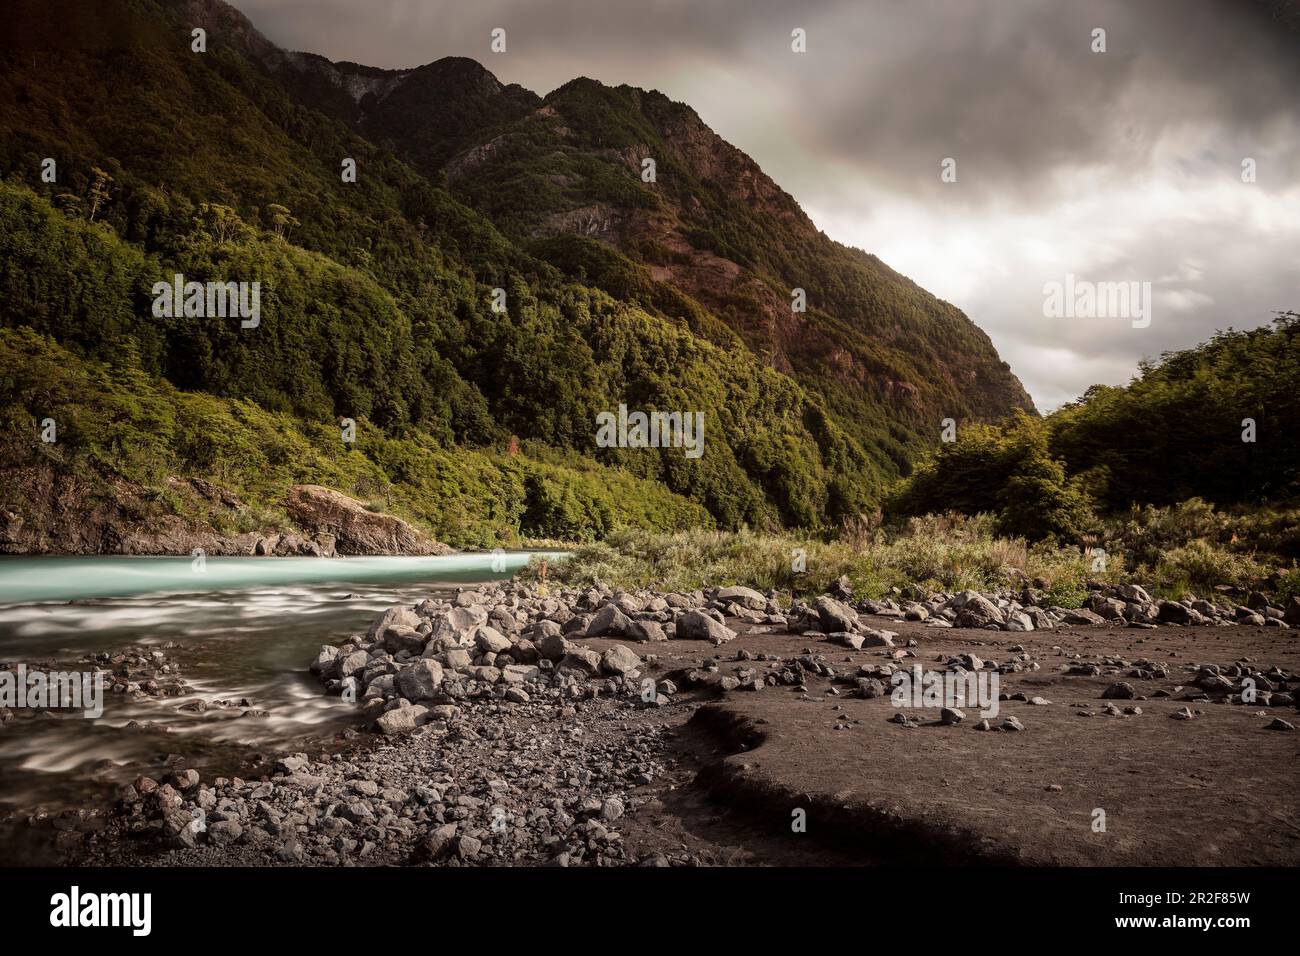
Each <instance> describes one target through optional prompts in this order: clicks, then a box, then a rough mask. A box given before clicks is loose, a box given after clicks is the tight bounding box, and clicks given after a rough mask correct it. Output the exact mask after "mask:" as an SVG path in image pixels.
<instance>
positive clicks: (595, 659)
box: [555, 644, 601, 677]
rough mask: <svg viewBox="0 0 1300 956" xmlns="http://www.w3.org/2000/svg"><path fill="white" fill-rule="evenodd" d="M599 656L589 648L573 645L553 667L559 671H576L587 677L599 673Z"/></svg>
mask: <svg viewBox="0 0 1300 956" xmlns="http://www.w3.org/2000/svg"><path fill="white" fill-rule="evenodd" d="M600 660H601V659H600V655H599V654H597V653H596V652H595V651H593V650H592V649H591V648H589V647H582V646H579V645H576V644H575V645H573V646H572V647H570V648H569V652H568V653H567V654H565V655H564V657H562V658H560V662H559V663H558V664H556V665H555V667H556V670H559V671H578V672H580V673H583V674H586V675H587V676H589V677H594V676H595V675H596V674H599V673H600Z"/></svg>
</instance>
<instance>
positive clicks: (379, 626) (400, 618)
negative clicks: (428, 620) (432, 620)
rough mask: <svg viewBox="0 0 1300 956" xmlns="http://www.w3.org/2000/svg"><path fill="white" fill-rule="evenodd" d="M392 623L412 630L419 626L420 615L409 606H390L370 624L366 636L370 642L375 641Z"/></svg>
mask: <svg viewBox="0 0 1300 956" xmlns="http://www.w3.org/2000/svg"><path fill="white" fill-rule="evenodd" d="M394 624H397V625H401V626H403V627H409V628H411V629H412V630H414V629H415V628H417V627H419V626H420V615H418V614H416V613H415V611H413V610H412V609H411V608H409V607H390V608H389V609H388V610H387V611H385V612H384V613H383V614H381V615H379V617H377V618H376V619H375V621H374V623H373V624H371V625H370V630H369V631H367V632H366V638H367V639H368V640H370V641H372V642H373V641H377V640H379V639H380V638H381V637H383V636H384V632H385V631H386V630H388V628H389V627H390V626H392V625H394Z"/></svg>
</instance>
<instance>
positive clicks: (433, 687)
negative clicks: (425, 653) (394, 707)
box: [394, 658, 442, 700]
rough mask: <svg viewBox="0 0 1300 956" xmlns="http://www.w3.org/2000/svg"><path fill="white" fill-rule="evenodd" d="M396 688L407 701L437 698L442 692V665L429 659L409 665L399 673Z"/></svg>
mask: <svg viewBox="0 0 1300 956" xmlns="http://www.w3.org/2000/svg"><path fill="white" fill-rule="evenodd" d="M394 686H395V688H396V690H397V692H398V693H399V694H401V695H402V696H403V697H405V698H406V699H407V700H428V699H429V698H430V697H435V696H437V695H438V694H439V693H440V692H441V690H442V665H441V664H439V663H438V662H437V661H434V660H428V659H427V658H426V659H422V660H418V661H416V662H415V663H413V664H408V665H407V666H406V667H403V668H402V670H401V671H400V672H399V673H398V675H397V679H396V681H395V684H394Z"/></svg>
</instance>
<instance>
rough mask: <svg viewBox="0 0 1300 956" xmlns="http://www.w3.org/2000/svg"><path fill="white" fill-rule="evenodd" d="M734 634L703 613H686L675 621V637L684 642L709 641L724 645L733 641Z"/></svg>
mask: <svg viewBox="0 0 1300 956" xmlns="http://www.w3.org/2000/svg"><path fill="white" fill-rule="evenodd" d="M735 636H736V632H735V631H733V630H732V629H731V628H729V627H727V626H726V625H725V624H719V623H718V622H717V621H716V620H714V619H713V618H711V617H710V616H709V615H707V614H705V613H704V612H703V611H687V612H686V613H685V614H683V615H682V616H681V617H679V618H678V619H677V637H678V638H680V639H681V640H684V641H710V642H712V643H713V644H725V643H726V642H727V641H730V640H732V639H734V638H735Z"/></svg>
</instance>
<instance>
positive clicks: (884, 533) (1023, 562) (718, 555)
mask: <svg viewBox="0 0 1300 956" xmlns="http://www.w3.org/2000/svg"><path fill="white" fill-rule="evenodd" d="M1172 510H1176V509H1149V510H1148V511H1147V512H1145V513H1144V514H1143V515H1142V516H1141V517H1142V520H1140V521H1136V522H1128V519H1126V522H1128V523H1126V522H1112V523H1111V524H1110V525H1109V529H1108V530H1103V532H1102V533H1101V534H1099V535H1097V536H1095V537H1093V536H1090V537H1088V538H1086V539H1084V540H1083V541H1082V542H1081V543H1079V544H1053V543H1051V542H1048V541H1039V542H1036V543H1032V544H1031V543H1028V542H1027V541H1025V539H1023V538H1017V537H1006V536H1003V535H1000V534H998V532H997V529H998V527H999V521H998V519H997V518H996V517H994V516H992V515H988V514H981V515H975V516H973V517H967V516H965V515H961V514H957V513H950V514H945V515H926V516H924V517H919V518H911V519H908V521H907V522H906V523H905V524H903V525H900V526H895V527H892V528H886V529H875V530H870V531H863V530H861V529H859V530H858V531H857V532H856V533H854V534H845V535H842V536H841V537H839V538H837V539H834V540H821V539H816V538H809V537H802V536H799V535H797V534H760V533H756V532H753V531H748V530H746V531H739V532H720V531H707V532H706V531H684V532H680V533H677V534H655V533H650V532H645V531H634V530H620V531H617V532H615V533H613V534H611V535H609V536H608V537H607V538H606V539H605V540H603V541H600V542H597V543H594V544H590V545H584V546H580V547H578V548H576V549H575V551H574V553H573V556H572V557H571V558H570V559H568V560H566V561H564V562H560V563H555V562H551V563H549V564H548V567H547V570H546V573H547V576H548V577H549V578H550V579H553V580H557V581H561V582H563V583H566V584H572V585H581V586H585V585H590V584H593V583H596V582H600V583H602V584H606V585H610V586H615V587H625V588H639V587H650V588H655V589H658V590H664V591H692V590H695V589H697V588H702V587H706V586H710V587H713V586H725V585H731V584H742V585H746V586H748V587H753V588H758V589H760V590H765V589H769V588H771V589H777V590H781V591H788V592H791V593H793V594H795V595H808V594H817V593H822V592H824V591H827V590H829V589H830V588H831V586H832V585H833V584H834V583H835V582H836V581H837V580H838V579H839V578H840V577H847V578H848V580H849V584H850V585H851V586H852V588H853V589H854V592H855V593H856V594H858V595H861V596H864V597H873V598H878V597H882V596H884V595H885V594H887V593H888V592H889V591H890V589H891V588H899V589H907V588H908V587H911V586H919V587H921V588H924V589H927V590H945V591H956V590H962V589H965V588H974V589H989V588H999V587H1015V586H1020V585H1026V584H1027V585H1031V586H1033V587H1036V588H1038V589H1040V590H1042V591H1044V592H1045V595H1046V599H1047V601H1048V603H1053V604H1059V605H1061V606H1063V607H1078V606H1079V605H1081V604H1082V603H1083V601H1084V599H1085V598H1086V597H1087V585H1088V583H1089V582H1098V583H1111V584H1115V583H1120V582H1125V581H1135V582H1138V583H1142V584H1145V585H1147V586H1150V587H1153V588H1154V589H1155V590H1156V591H1158V592H1159V593H1160V594H1161V595H1165V596H1174V597H1177V596H1181V594H1182V593H1183V592H1185V591H1188V590H1191V591H1195V592H1197V593H1203V594H1208V593H1209V592H1210V591H1211V590H1212V589H1213V588H1214V587H1215V586H1216V585H1222V584H1227V585H1231V586H1233V587H1236V588H1250V587H1254V586H1256V585H1257V584H1259V583H1260V582H1261V581H1262V580H1263V579H1265V578H1267V577H1268V575H1269V574H1270V572H1272V571H1274V570H1277V571H1284V570H1285V569H1286V566H1287V562H1286V561H1284V560H1283V559H1282V558H1280V557H1279V556H1277V555H1268V556H1265V555H1262V554H1257V553H1254V552H1248V551H1246V550H1244V549H1242V548H1237V549H1234V548H1233V547H1231V546H1228V545H1225V544H1223V543H1220V542H1219V541H1218V540H1216V539H1214V538H1213V537H1207V534H1208V532H1207V527H1208V526H1210V525H1212V526H1215V527H1217V526H1218V524H1219V521H1220V519H1219V518H1215V517H1211V516H1207V515H1205V514H1204V513H1203V512H1201V511H1200V510H1199V509H1198V508H1196V507H1191V508H1187V509H1183V510H1184V511H1185V512H1186V513H1183V514H1181V515H1178V514H1170V512H1171V511H1172ZM1193 512H1196V513H1197V515H1195V516H1194V515H1193V514H1192V513H1193ZM1272 517H1273V516H1271V515H1270V516H1269V517H1267V518H1260V519H1258V523H1259V524H1261V525H1267V524H1269V523H1271V521H1272ZM1193 519H1194V520H1193ZM1223 521H1224V527H1229V526H1233V525H1236V526H1238V527H1241V526H1244V525H1245V524H1246V520H1245V516H1243V515H1237V516H1228V517H1227V518H1224V519H1223ZM1207 523H1208V525H1207ZM1153 528H1159V529H1161V530H1159V531H1153ZM1153 536H1154V537H1153ZM1155 540H1159V541H1160V543H1161V544H1160V547H1159V548H1157V547H1156V546H1155V543H1154V542H1155ZM1237 543H1238V544H1241V543H1242V542H1237ZM800 556H802V567H803V570H802V571H798V570H795V568H796V566H798V565H799V564H800ZM539 564H540V562H536V561H535V562H534V564H533V566H532V567H531V568H530V569H529V570H528V571H526V572H525V575H526V576H527V577H529V578H530V579H534V580H535V579H536V578H537V577H538V576H539V574H540V569H539ZM1297 575H1300V571H1296V570H1291V571H1287V572H1286V573H1285V574H1283V575H1281V577H1280V578H1279V579H1278V582H1277V585H1276V588H1275V589H1276V590H1277V591H1278V593H1282V592H1283V591H1285V590H1286V589H1287V588H1288V587H1290V588H1294V589H1295V590H1297V591H1300V577H1297Z"/></svg>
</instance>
